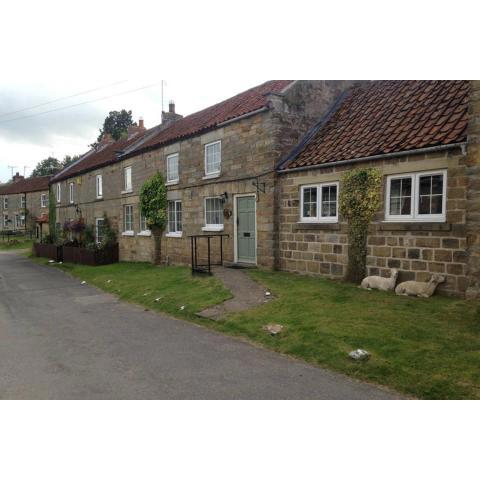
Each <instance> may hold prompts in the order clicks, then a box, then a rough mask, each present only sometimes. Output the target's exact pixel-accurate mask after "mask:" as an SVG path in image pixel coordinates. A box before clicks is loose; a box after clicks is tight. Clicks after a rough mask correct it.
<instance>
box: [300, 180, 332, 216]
mask: <svg viewBox="0 0 480 480" xmlns="http://www.w3.org/2000/svg"><path fill="white" fill-rule="evenodd" d="M338 190H339V188H338V183H324V184H320V185H305V186H303V187H302V188H301V190H300V203H301V213H300V220H301V221H302V222H311V223H315V222H332V223H333V222H338Z"/></svg>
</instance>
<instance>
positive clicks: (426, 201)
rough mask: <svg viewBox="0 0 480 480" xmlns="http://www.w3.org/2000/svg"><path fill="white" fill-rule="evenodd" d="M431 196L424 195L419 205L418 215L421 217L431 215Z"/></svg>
mask: <svg viewBox="0 0 480 480" xmlns="http://www.w3.org/2000/svg"><path fill="white" fill-rule="evenodd" d="M430 198H431V197H430V196H429V195H422V196H421V197H420V202H419V205H418V213H419V214H420V215H430Z"/></svg>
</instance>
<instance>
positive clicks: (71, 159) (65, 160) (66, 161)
mask: <svg viewBox="0 0 480 480" xmlns="http://www.w3.org/2000/svg"><path fill="white" fill-rule="evenodd" d="M79 158H80V155H74V156H73V157H72V156H71V155H65V157H63V161H62V168H65V167H68V166H69V165H71V164H72V163H74V162H76V161H77V160H78V159H79Z"/></svg>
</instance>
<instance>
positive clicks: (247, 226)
mask: <svg viewBox="0 0 480 480" xmlns="http://www.w3.org/2000/svg"><path fill="white" fill-rule="evenodd" d="M256 236H257V232H256V221H255V196H254V195H251V196H248V197H237V261H238V262H242V263H256V261H257V252H256V249H257V240H256Z"/></svg>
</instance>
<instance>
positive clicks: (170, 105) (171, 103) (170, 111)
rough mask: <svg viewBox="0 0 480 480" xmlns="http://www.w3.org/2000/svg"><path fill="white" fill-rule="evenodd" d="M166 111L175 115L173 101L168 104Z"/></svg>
mask: <svg viewBox="0 0 480 480" xmlns="http://www.w3.org/2000/svg"><path fill="white" fill-rule="evenodd" d="M168 111H169V113H175V102H174V101H173V100H170V103H169V104H168Z"/></svg>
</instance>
